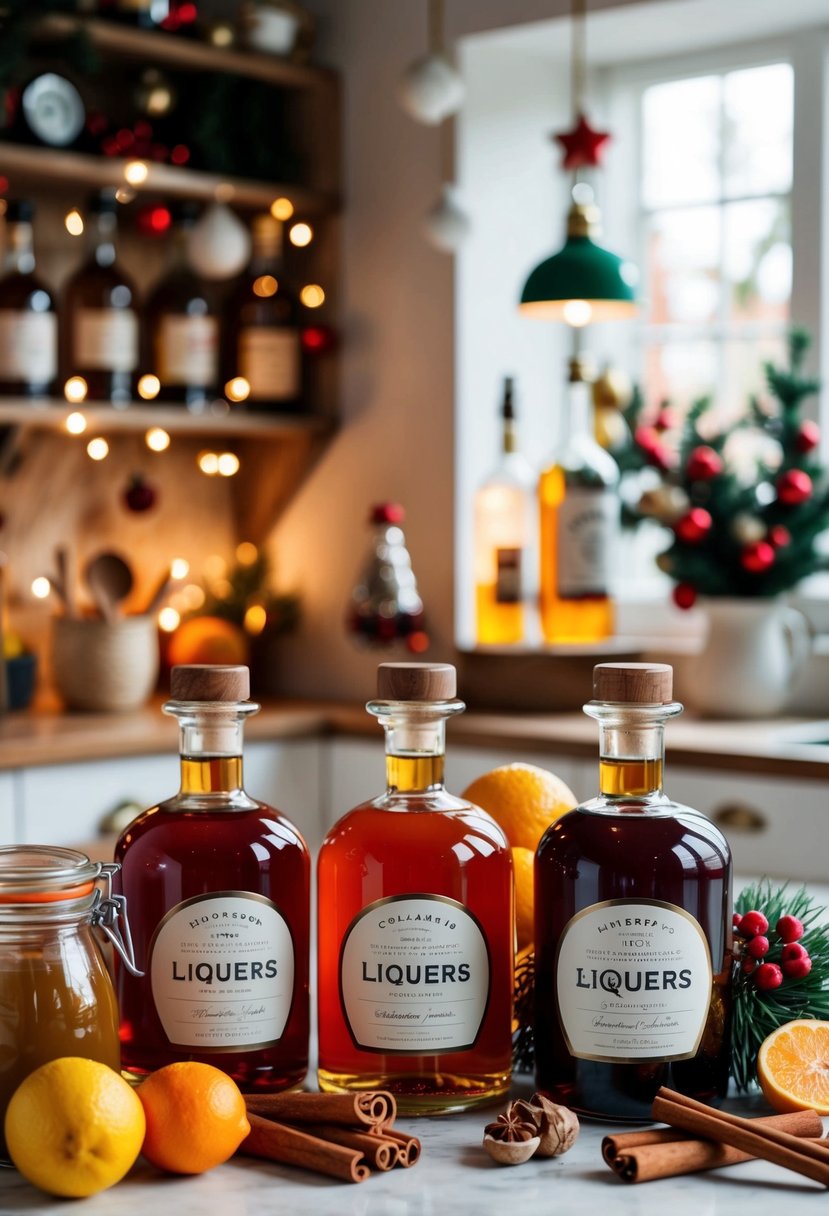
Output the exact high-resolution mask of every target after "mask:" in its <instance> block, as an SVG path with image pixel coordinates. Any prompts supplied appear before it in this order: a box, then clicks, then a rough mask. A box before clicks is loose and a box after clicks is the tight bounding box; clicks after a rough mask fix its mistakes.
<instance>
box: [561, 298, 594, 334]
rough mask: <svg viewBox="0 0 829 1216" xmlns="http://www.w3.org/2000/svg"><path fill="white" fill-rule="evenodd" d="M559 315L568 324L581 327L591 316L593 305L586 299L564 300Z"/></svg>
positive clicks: (575, 327) (577, 327)
mask: <svg viewBox="0 0 829 1216" xmlns="http://www.w3.org/2000/svg"><path fill="white" fill-rule="evenodd" d="M561 315H562V317H563V318H564V320H565V321H566V322H567V324H568V325H572V326H573V328H574V329H581V327H582V325H586V324H587V323H588V321H589V320H590V318H591V317H592V316H593V305H592V304H590V302H589V301H588V300H566V301H565V303H564V306H563V308H562V310H561Z"/></svg>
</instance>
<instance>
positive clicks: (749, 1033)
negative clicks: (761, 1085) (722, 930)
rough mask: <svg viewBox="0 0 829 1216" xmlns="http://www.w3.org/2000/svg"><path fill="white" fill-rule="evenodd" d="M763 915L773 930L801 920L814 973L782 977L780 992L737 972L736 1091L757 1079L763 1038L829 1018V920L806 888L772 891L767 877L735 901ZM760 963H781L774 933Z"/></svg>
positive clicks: (733, 1064) (734, 1026)
mask: <svg viewBox="0 0 829 1216" xmlns="http://www.w3.org/2000/svg"><path fill="white" fill-rule="evenodd" d="M752 908H757V909H758V910H759V911H762V913H763V915H764V916H765V917H766V918H767V920H768V922H769V925H770V926H771V927H772V928H773V927H774V925H776V924H777V922H778V920H779V919H780V917H781V916H786V915H789V916H796V917H797V919H798V920H799V921H801V922H802V924H803V928H804V934H803V937H802V938H801V944H802V945H803V946H805V947H806V949H807V950H808V951H809V955H810V957H811V959H812V969H811V971H810V972H809V974H808V975H806V976H804V977H803V978H802V979H791V978H786V979H785V980H784V982H783V984H782V985H781V987H780V988H773V989H771V990H767V991H761V990H760V989H758V988H757V985H756V984H755V983H754V981H753V979H752V976H751V975H746V974H745V973H744V972H743V971H741V970H740V969H739V966H737V968H736V969H735V978H734V985H733V1002H734V1003H733V1013H732V1024H731V1025H732V1029H731V1075H732V1077H733V1079H734V1083H735V1085H736V1086H737V1089H738V1090H746V1089H749V1088H750V1087H751V1086H752V1085H753V1083H754V1082H755V1081H756V1079H757V1053H758V1051H759V1050H760V1046H761V1044H762V1043H763V1040H764V1039H765V1038H767V1037H768V1035H770V1034H771V1033H772V1031H773V1030H776V1029H777V1027H778V1026H782V1025H783V1024H784V1023H785V1022H791V1021H793V1020H794V1019H795V1018H819V1019H821V1020H824V1019H829V922H827V921H826V919H825V915H826V909H824V908H822V907H820V906H818V905H817V904H816V903H815V902H814V900H813V899H812V897H811V896H810V895H809V894H808V892H807V891H806V888H805V887H800V888H799V889H798V890H796V891H793V892H792V891H790V890H789V886H788V884H786V885H784V886H782V887H779V888H777V889H774V888H773V887H772V885H771V882H770V881H769V880H768V879H763V880H761V881H760V882H758V883H755V884H753V885H752V886H749V887H746V888H745V889H744V890H743V891H742V892H741V894H740V896H739V898H738V899H737V903H736V909H737V911H738V912H739V913H740V914H741V915H742V914H743V913H745V912H748V911H749V910H750V909H752ZM770 941H771V947H770V949H769V952H768V954H766V955H765V956H764V958H763V962H771V963H779V962H780V955H781V952H782V948H783V944H782V942H780V941H779V939H778V938H776V937H775V935H774V934H773V933H772V934H770Z"/></svg>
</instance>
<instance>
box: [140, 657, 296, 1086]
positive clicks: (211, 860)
mask: <svg viewBox="0 0 829 1216" xmlns="http://www.w3.org/2000/svg"><path fill="white" fill-rule="evenodd" d="M171 691H172V700H171V701H168V702H167V704H166V705H165V707H164V708H165V711H166V712H167V713H169V714H172V715H173V716H174V717H176V718H178V720H179V725H180V727H181V789H180V791H179V792H178V793H177V794H176V795H174V797H172V798H169V799H167V801H166V802H162V803H160V804H159V805H158V806H155V807H152V808H151V809H150V810H148V811H145V812H144V813H143V814H141V815H139V816H138V818H137V819H136V820H134V821H133V823H131V824H130V825H129V827H128V828H127V829H126V831H125V832H124V833H123V835H122V836H121V839H120V840H119V841H118V845H117V848H116V856H117V858H118V860H119V861H120V862H121V872H120V887H121V893H122V894H124V895H126V896H127V900H128V903H129V905H130V907H134V908H135V915H134V916H132V917H131V927H132V936H133V941H134V946H135V953H136V961H137V966H138V967H139V968H140V969H141V970H142V971H143V972H144V975H143V977H139V978H136V977H135V976H133V975H130V974H129V973H128V972H127V971H126V970H125V968H123V967H121V968H120V969H119V971H118V976H117V981H118V998H119V1005H120V1010H121V1066H122V1070H123V1071H124V1072H125V1074H126V1075H127V1076H130V1077H135V1078H140V1077H142V1076H144V1075H146V1074H147V1073H149V1072H151V1071H152V1070H153V1069H156V1068H160V1067H161V1066H162V1065H164V1064H169V1063H172V1062H173V1061H175V1060H203V1061H205V1062H206V1063H208V1064H214V1065H216V1066H217V1067H218V1068H222V1069H224V1071H225V1072H227V1073H229V1074H230V1076H231V1077H233V1079H234V1080H235V1081H236V1082H237V1083H238V1084H239V1085H240V1087H242V1088H243V1089H245V1090H248V1091H250V1090H259V1091H269V1090H279V1089H285V1088H287V1087H289V1086H293V1085H296V1084H298V1083H299V1082H300V1081H301V1080H302V1078H303V1077H304V1076H305V1072H306V1069H307V1062H308V922H309V877H310V863H309V857H308V850H307V848H306V846H305V843H304V841H303V840H302V837H301V836H300V835H299V833H298V832H297V830H296V828H295V827H294V826H293V825H292V824H291V823H290V822H289V821H288V820H287V819H286V818H285V817H284V815H281V814H280V813H279V811H276V810H274V808H273V807H270V806H267V805H266V804H265V803H263V802H257V801H255V800H254V799H253V798H250V797H248V795H247V794H246V793H245V791H244V788H243V786H242V726H243V723H244V719H245V718H246V717H247V716H248V714H252V713H255V712H256V710H257V709H258V708H259V707H258V705H255V704H253V703H252V702H251V701H249V700H248V699H247V698H248V691H249V681H248V669H247V668H246V667H220V666H215V667H210V666H204V667H199V666H192V667H174V668H173V671H172V686H171Z"/></svg>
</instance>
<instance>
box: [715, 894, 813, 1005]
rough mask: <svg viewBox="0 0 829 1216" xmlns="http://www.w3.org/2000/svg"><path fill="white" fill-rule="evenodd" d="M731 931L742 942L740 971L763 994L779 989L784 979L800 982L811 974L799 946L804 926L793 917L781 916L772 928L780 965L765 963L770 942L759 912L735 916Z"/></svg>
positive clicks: (802, 948) (765, 924)
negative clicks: (779, 944) (777, 940)
mask: <svg viewBox="0 0 829 1216" xmlns="http://www.w3.org/2000/svg"><path fill="white" fill-rule="evenodd" d="M734 931H735V932H736V933H737V934H739V936H740V937H741V938H742V939H743V942H742V961H741V963H740V967H741V969H742V971H743V973H744V974H746V975H750V976H752V977H753V979H754V983H755V984H756V985H757V987H758V988H760V989H761V990H762V991H764V992H768V991H769V990H770V989H772V988H779V987H780V985H781V984H782V983H783V980H784V979H790V980H802V979H803V978H804V976H807V975H808V974H809V972H810V971H811V970H812V960H811V958H810V957H809V952H808V950H807V949H806V947H805V946H801V945H800V938H801V937H802V936H803V923H802V921H799V920H798V919H797V917H796V916H781V917H780V919H779V920H778V922H777V924H776V925H775V926H774V932H775V933H776V934H777V937H778V938H779V939H780V943H781V946H782V949H781V951H780V962H779V963H770V962H768V961H764V960H765V959H766V955H767V954H768V952H769V950H770V949H771V942H770V941H769V939H768V936H767V934H768V931H769V922H768V920H767V919H766V917H765V916H764V915H763V913H762V912H758V911H756V910H755V909H752V910H751V911H750V912H744V913H743V915H742V916H740V914H739V912H735V913H734Z"/></svg>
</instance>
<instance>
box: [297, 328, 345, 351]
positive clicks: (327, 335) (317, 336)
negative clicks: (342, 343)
mask: <svg viewBox="0 0 829 1216" xmlns="http://www.w3.org/2000/svg"><path fill="white" fill-rule="evenodd" d="M300 342H301V344H302V349H303V350H304V351H305V352H306V353H307V354H309V355H324V354H325V352H326V351H329V350H333V348H334V347H335V346H336V344H337V332H336V330H335V329H333V328H332V327H331V326H330V325H306V326H305V328H304V329H303V330H302V332H301V333H300Z"/></svg>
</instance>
